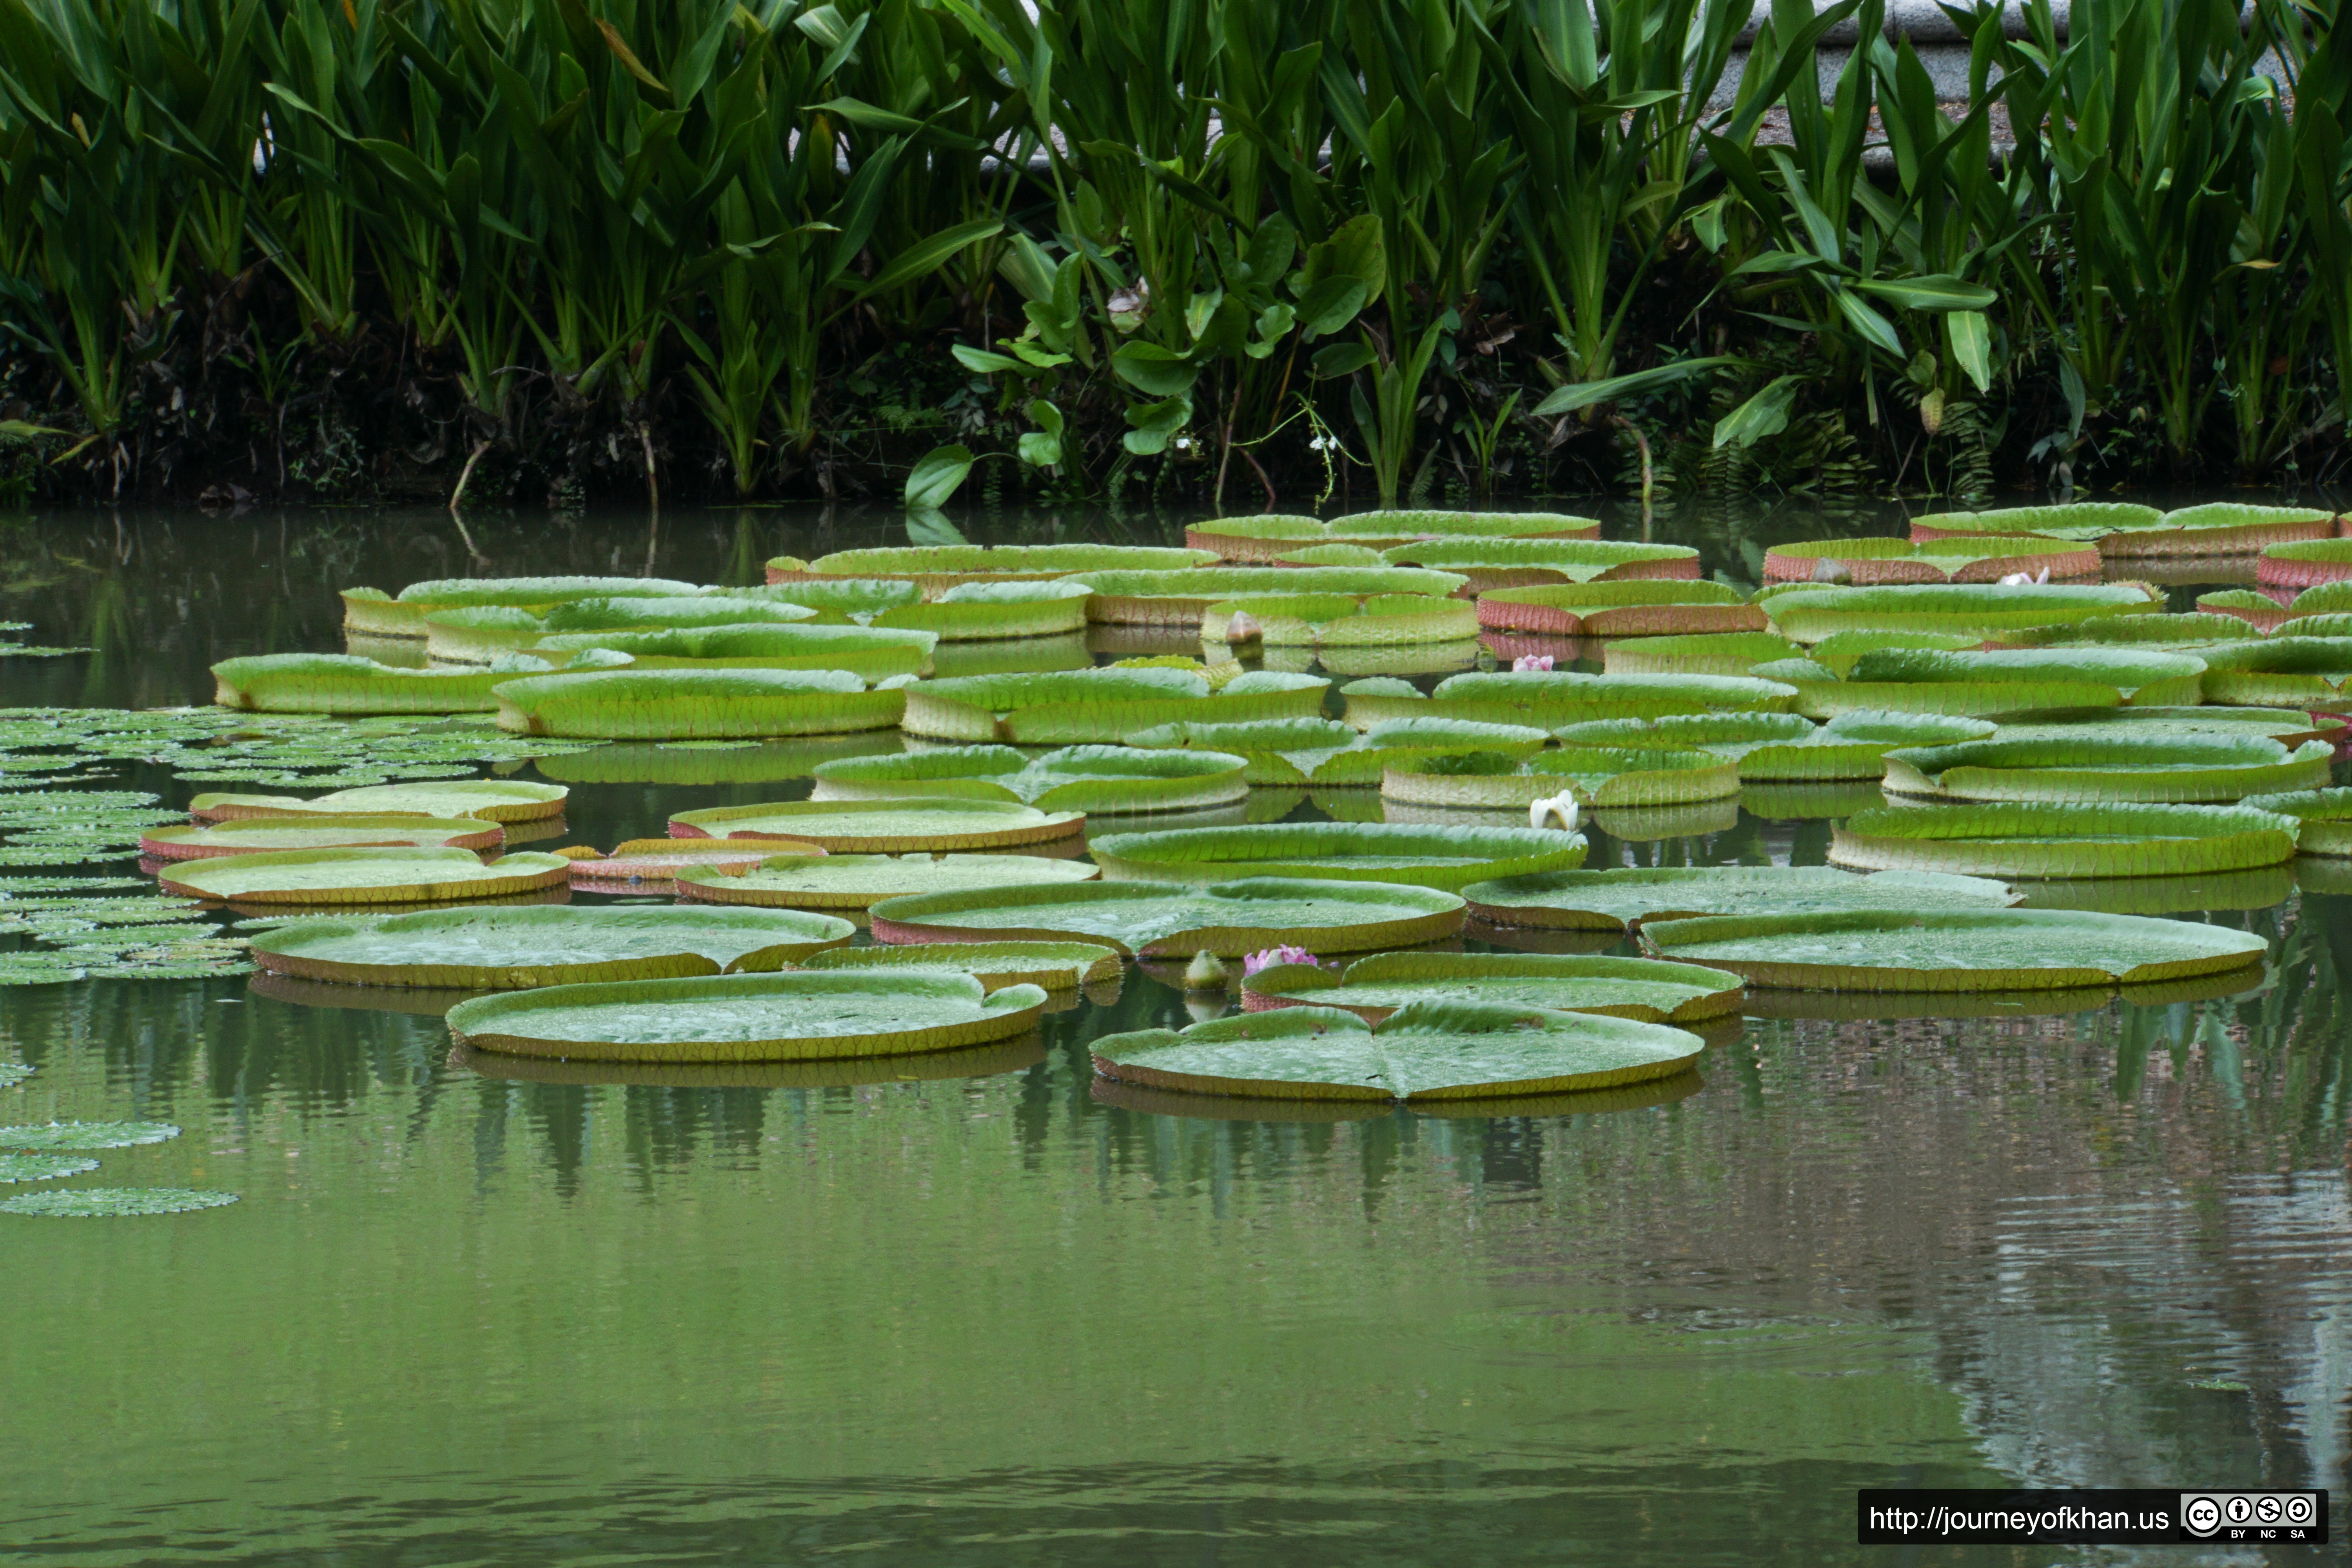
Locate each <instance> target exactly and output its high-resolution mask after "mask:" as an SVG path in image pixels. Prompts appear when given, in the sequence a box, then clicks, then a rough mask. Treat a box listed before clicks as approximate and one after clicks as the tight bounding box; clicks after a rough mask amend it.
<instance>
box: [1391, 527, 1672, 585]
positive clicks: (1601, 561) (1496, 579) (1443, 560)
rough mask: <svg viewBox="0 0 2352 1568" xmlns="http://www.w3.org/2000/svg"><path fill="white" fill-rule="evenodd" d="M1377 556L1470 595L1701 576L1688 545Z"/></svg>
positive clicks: (1494, 545)
mask: <svg viewBox="0 0 2352 1568" xmlns="http://www.w3.org/2000/svg"><path fill="white" fill-rule="evenodd" d="M1381 557H1382V559H1384V560H1386V561H1388V562H1390V563H1391V564H1393V565H1396V566H1401V567H1402V566H1417V567H1421V568H1423V569H1424V570H1427V571H1433V572H1450V573H1455V574H1460V575H1462V576H1464V577H1466V578H1468V579H1469V594H1470V595H1486V594H1488V593H1491V592H1493V591H1494V590H1496V589H1497V588H1531V587H1535V586H1538V584H1546V583H1591V582H1596V581H1609V582H1623V581H1625V580H1627V579H1628V578H1635V577H1680V578H1696V577H1697V576H1698V575H1699V565H1698V552H1697V551H1696V550H1693V549H1692V548H1690V546H1688V545H1686V544H1630V543H1619V542H1603V541H1601V540H1597V539H1594V540H1580V539H1557V540H1555V539H1493V540H1478V539H1433V540H1424V541H1418V542H1413V543H1411V544H1400V545H1397V546H1395V547H1393V548H1392V549H1388V550H1383V551H1381Z"/></svg>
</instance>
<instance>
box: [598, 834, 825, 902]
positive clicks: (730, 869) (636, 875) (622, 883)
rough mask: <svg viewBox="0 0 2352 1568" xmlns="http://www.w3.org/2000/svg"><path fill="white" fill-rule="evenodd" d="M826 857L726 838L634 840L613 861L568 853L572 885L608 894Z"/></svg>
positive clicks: (810, 849)
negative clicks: (687, 875)
mask: <svg viewBox="0 0 2352 1568" xmlns="http://www.w3.org/2000/svg"><path fill="white" fill-rule="evenodd" d="M780 857H800V858H808V859H821V858H824V850H823V849H821V848H819V847H817V846H816V845H814V844H785V843H781V842H778V841H776V840H773V839H768V840H746V841H743V842H740V843H737V842H730V841H729V840H727V839H722V838H632V839H629V840H627V841H626V842H625V843H622V844H619V845H616V846H614V849H613V852H612V853H611V854H610V855H594V854H583V853H580V852H578V851H567V852H566V855H565V858H567V859H569V860H571V862H572V886H573V887H574V888H578V889H583V890H587V891H596V892H607V893H667V892H672V891H674V890H675V889H674V887H673V886H672V884H673V882H674V881H675V879H677V874H678V873H679V872H680V871H686V870H701V871H709V872H711V873H713V874H714V875H717V876H722V877H740V876H745V875H747V874H749V873H750V872H751V870H752V869H753V868H756V867H758V866H761V865H763V864H765V863H766V862H767V861H769V860H772V859H775V858H780Z"/></svg>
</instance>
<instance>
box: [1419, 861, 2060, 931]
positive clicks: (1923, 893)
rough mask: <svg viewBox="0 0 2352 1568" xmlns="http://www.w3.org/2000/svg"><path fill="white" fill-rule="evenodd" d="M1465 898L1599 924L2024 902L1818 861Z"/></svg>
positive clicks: (1476, 911)
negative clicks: (1862, 873)
mask: <svg viewBox="0 0 2352 1568" xmlns="http://www.w3.org/2000/svg"><path fill="white" fill-rule="evenodd" d="M1462 896H1463V897H1464V898H1465V899H1467V900H1469V901H1470V912H1471V914H1472V915H1473V916H1474V917H1475V918H1476V919H1478V920H1482V921H1488V922H1489V923H1491V924H1495V925H1503V926H1561V927H1569V928H1571V929H1586V930H1593V931H1617V930H1622V929H1624V928H1626V927H1629V926H1633V925H1635V924H1637V923H1638V922H1640V921H1644V920H1650V919H1657V918H1666V919H1671V918H1674V917H1676V916H1680V915H1695V914H1736V913H1746V912H1758V913H1770V914H1805V913H1818V912H1823V911H1834V910H1883V909H1906V910H1926V909H1999V908H2002V907H2005V906H2006V905H2009V904H2011V903H2013V902H2014V901H2015V900H2016V895H2015V894H2014V893H2012V892H2011V890H2010V889H2008V888H2007V887H2006V886H2004V885H2003V884H2001V883H2000V882H1995V881H1986V880H1982V879H1977V878H1973V877H1958V876H1943V875H1929V874H1923V873H1916V872H1904V871H1886V872H1881V873H1879V874H1878V875H1876V876H1871V877H1857V876H1854V875H1853V874H1851V873H1849V872H1845V871H1837V870H1831V869H1828V868H1822V867H1818V866H1814V867H1790V866H1687V867H1662V868H1625V869H1613V870H1606V871H1557V872H1553V873H1550V874H1549V875H1546V876H1536V877H1510V878H1504V879H1497V880H1495V881H1489V882H1479V883H1475V884H1474V885H1472V886H1470V887H1467V888H1465V889H1463V890H1462Z"/></svg>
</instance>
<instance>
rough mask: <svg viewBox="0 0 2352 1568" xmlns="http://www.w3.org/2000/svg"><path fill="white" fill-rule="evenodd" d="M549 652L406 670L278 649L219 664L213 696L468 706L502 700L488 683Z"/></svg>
mask: <svg viewBox="0 0 2352 1568" xmlns="http://www.w3.org/2000/svg"><path fill="white" fill-rule="evenodd" d="M548 668H552V667H551V666H550V665H549V664H548V663H547V661H546V660H544V659H520V658H519V659H513V660H510V661H509V663H508V664H507V665H506V666H505V667H504V668H499V667H496V666H493V667H492V668H488V669H401V668H395V667H394V666H391V665H383V664H378V663H376V662H375V661H374V660H373V659H370V658H358V657H357V656H355V655H352V654H342V653H272V654H261V655H257V656H255V657H252V658H229V659H223V660H222V661H221V662H220V663H218V664H216V665H215V666H213V680H214V682H215V691H214V696H213V700H214V701H215V702H217V703H219V704H220V705H221V706H222V707H223V708H232V709H238V710H247V711H255V712H266V713H470V712H488V711H489V710H491V709H494V708H496V707H497V706H498V699H497V698H495V697H493V696H492V695H491V694H490V689H491V688H492V687H494V686H496V685H497V684H498V683H499V681H501V680H511V679H515V678H516V677H518V676H520V675H524V674H527V673H529V672H530V671H533V670H545V669H548Z"/></svg>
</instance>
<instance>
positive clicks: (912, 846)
mask: <svg viewBox="0 0 2352 1568" xmlns="http://www.w3.org/2000/svg"><path fill="white" fill-rule="evenodd" d="M1085 826H1086V815H1085V814H1084V813H1083V812H1076V811H1039V810H1037V809H1035V808H1034V807H1033V806H1026V805H1014V804H1013V803H1012V802H1009V801H992V800H902V801H897V802H883V801H856V800H792V801H777V802H775V803H773V804H772V805H721V806H710V807H707V808H705V809H703V810H700V811H681V812H679V813H678V814H677V816H673V817H671V818H670V819H669V830H670V834H671V836H672V837H677V838H791V839H797V840H799V841H800V842H802V843H804V844H814V845H818V846H820V847H823V848H824V849H825V850H826V851H828V852H829V853H832V854H836V855H897V854H903V853H905V852H907V851H908V850H928V851H932V852H935V853H936V852H938V851H941V850H948V849H1010V848H1014V847H1019V846H1021V845H1024V844H1044V843H1048V842H1050V841H1052V840H1054V839H1056V838H1068V837H1074V836H1076V834H1077V833H1079V832H1080V831H1082V830H1083V829H1084V828H1085Z"/></svg>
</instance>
